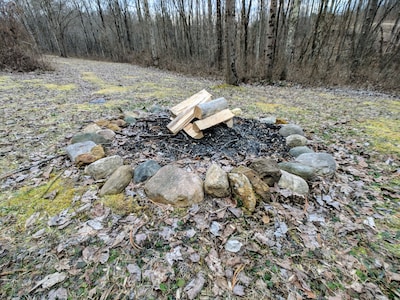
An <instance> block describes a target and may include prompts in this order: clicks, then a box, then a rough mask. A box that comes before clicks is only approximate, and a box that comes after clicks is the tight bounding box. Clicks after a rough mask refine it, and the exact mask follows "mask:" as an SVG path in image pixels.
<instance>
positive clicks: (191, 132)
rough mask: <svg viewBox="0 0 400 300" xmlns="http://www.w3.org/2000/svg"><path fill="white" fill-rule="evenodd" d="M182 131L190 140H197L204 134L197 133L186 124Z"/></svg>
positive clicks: (190, 124) (190, 125)
mask: <svg viewBox="0 0 400 300" xmlns="http://www.w3.org/2000/svg"><path fill="white" fill-rule="evenodd" d="M183 130H184V131H185V132H186V133H187V134H188V135H190V136H191V137H192V138H194V139H196V140H198V139H201V138H203V137H204V134H203V132H202V131H198V130H196V129H195V128H194V127H193V124H192V123H189V124H187V125H186V126H185V127H184V128H183Z"/></svg>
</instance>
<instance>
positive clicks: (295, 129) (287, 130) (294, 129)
mask: <svg viewBox="0 0 400 300" xmlns="http://www.w3.org/2000/svg"><path fill="white" fill-rule="evenodd" d="M279 134H280V135H281V136H283V137H287V136H289V135H292V134H300V135H304V131H303V129H302V128H301V127H300V126H298V125H295V124H286V125H283V126H282V128H281V129H279Z"/></svg>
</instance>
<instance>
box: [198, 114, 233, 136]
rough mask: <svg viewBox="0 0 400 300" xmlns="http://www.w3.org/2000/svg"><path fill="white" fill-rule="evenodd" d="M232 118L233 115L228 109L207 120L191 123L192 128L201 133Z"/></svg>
mask: <svg viewBox="0 0 400 300" xmlns="http://www.w3.org/2000/svg"><path fill="white" fill-rule="evenodd" d="M234 116H235V115H234V114H233V113H232V112H231V111H230V110H229V109H224V110H221V111H220V112H217V113H216V114H214V115H212V116H209V117H208V118H205V119H202V120H198V121H196V122H193V127H194V128H195V130H198V131H201V130H204V129H207V128H210V127H212V126H214V125H217V124H219V123H222V122H225V121H228V120H229V119H232V118H233V117H234Z"/></svg>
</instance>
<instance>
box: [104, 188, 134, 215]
mask: <svg viewBox="0 0 400 300" xmlns="http://www.w3.org/2000/svg"><path fill="white" fill-rule="evenodd" d="M100 201H101V202H102V203H103V204H104V205H105V206H107V207H109V208H111V210H112V211H113V212H114V213H116V214H118V215H122V216H124V215H128V214H130V213H131V212H133V211H134V210H135V205H134V201H133V198H132V197H125V195H124V194H123V193H120V194H116V195H106V196H103V197H102V199H101V200H100Z"/></svg>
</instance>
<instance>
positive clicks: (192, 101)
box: [170, 90, 212, 116]
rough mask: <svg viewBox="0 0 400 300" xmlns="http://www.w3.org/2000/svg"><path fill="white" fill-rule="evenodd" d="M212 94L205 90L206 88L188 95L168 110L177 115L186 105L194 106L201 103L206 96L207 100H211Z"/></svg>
mask: <svg viewBox="0 0 400 300" xmlns="http://www.w3.org/2000/svg"><path fill="white" fill-rule="evenodd" d="M211 97H212V95H211V94H210V93H209V92H207V91H206V90H201V91H200V92H198V93H196V94H194V95H192V96H190V97H189V98H187V99H186V100H184V101H182V102H180V103H178V104H177V105H175V106H174V107H172V108H171V109H170V112H171V113H172V114H173V115H174V116H178V115H179V114H180V113H182V112H183V111H185V110H186V109H187V108H188V107H194V106H196V105H198V104H200V103H202V102H201V101H202V99H204V98H206V99H208V101H209V100H211Z"/></svg>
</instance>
